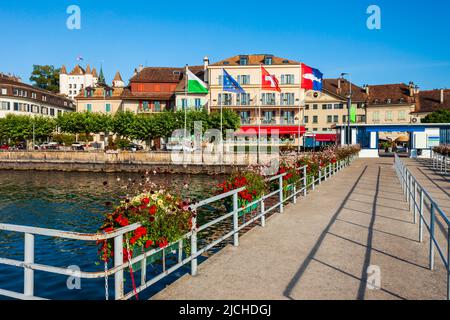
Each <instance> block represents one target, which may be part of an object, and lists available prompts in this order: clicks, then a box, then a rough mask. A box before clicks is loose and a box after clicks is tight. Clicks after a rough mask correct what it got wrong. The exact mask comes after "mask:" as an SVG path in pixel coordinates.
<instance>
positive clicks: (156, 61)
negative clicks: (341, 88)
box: [0, 0, 450, 89]
mask: <svg viewBox="0 0 450 320" xmlns="http://www.w3.org/2000/svg"><path fill="white" fill-rule="evenodd" d="M72 4H76V5H79V6H80V8H81V18H82V21H81V23H82V25H81V30H68V29H67V28H66V20H67V17H68V15H67V14H66V8H67V7H68V6H69V5H72ZM371 4H376V5H378V6H379V7H380V8H381V19H382V20H381V21H382V28H381V30H369V29H367V27H366V20H367V17H368V15H367V14H366V10H367V7H368V6H369V5H371ZM449 15H450V2H449V1H448V0H428V1H422V0H409V1H406V0H371V1H366V0H343V1H335V0H321V1H303V0H297V1H289V0H284V1H273V0H271V1H263V0H261V1H251V0H246V1H236V2H232V1H231V2H230V1H202V0H197V1H186V0H185V1H176V0H172V1H153V0H152V1H149V0H147V1H144V0H133V1H123V0H121V1H113V0H110V1H99V0H96V1H91V0H79V1H75V0H54V1H49V0H40V1H31V0H30V1H26V0H22V1H1V3H0V30H1V33H0V34H1V48H2V49H1V50H0V71H2V72H6V73H8V72H11V73H15V74H17V75H19V76H21V77H22V78H23V79H24V80H28V78H29V75H30V72H31V70H32V65H33V64H52V65H55V66H60V65H62V64H65V65H66V66H67V68H71V67H73V66H74V65H75V64H76V63H77V61H76V57H77V56H78V55H81V56H83V57H84V59H85V60H84V61H83V62H82V63H83V64H86V63H90V64H91V65H93V66H96V67H97V68H99V67H100V65H101V64H103V67H104V71H105V75H106V78H107V80H108V81H111V80H112V77H113V76H114V73H115V72H116V70H120V71H121V73H122V75H123V77H124V80H126V79H129V77H130V76H131V74H132V72H133V70H134V68H135V67H137V66H138V65H139V64H144V65H148V66H184V65H185V64H189V65H195V64H202V58H203V57H204V56H205V55H208V56H209V57H210V59H211V61H218V60H221V59H224V58H227V57H229V56H232V55H236V54H245V53H272V54H275V55H278V56H281V57H285V58H290V59H296V60H299V61H302V62H304V63H306V64H308V65H311V66H313V67H317V68H319V69H321V71H322V72H323V73H324V74H325V77H337V76H339V74H340V73H341V72H350V73H351V74H352V77H353V78H352V80H353V81H354V82H356V83H358V84H360V85H362V84H365V83H369V84H378V83H399V82H406V83H407V82H408V81H411V80H413V81H415V82H416V83H417V84H419V85H420V87H421V88H422V89H433V88H441V87H450V41H449V38H450V21H449V18H448V17H449ZM69 71H70V70H69Z"/></svg>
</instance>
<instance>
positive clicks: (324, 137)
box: [306, 133, 337, 142]
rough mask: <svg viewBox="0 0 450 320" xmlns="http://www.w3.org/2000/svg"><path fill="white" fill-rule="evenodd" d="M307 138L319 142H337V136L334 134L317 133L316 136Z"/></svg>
mask: <svg viewBox="0 0 450 320" xmlns="http://www.w3.org/2000/svg"><path fill="white" fill-rule="evenodd" d="M306 137H307V138H313V139H315V140H316V141H318V142H335V141H336V139H337V135H336V134H333V133H330V134H328V133H317V134H314V135H307V136H306Z"/></svg>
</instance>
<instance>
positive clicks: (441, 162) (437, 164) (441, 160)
mask: <svg viewBox="0 0 450 320" xmlns="http://www.w3.org/2000/svg"><path fill="white" fill-rule="evenodd" d="M431 159H432V160H433V162H432V163H433V169H435V170H439V172H440V173H441V174H448V164H449V157H448V156H446V155H444V154H441V153H438V152H435V151H434V150H431Z"/></svg>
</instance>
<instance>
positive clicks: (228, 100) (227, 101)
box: [219, 93, 233, 106]
mask: <svg viewBox="0 0 450 320" xmlns="http://www.w3.org/2000/svg"><path fill="white" fill-rule="evenodd" d="M232 103H233V97H232V96H231V93H219V105H222V106H231V104H232Z"/></svg>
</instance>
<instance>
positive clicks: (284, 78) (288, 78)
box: [281, 74, 294, 84]
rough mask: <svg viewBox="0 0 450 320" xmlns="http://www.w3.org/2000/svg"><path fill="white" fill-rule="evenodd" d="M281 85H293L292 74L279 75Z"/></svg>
mask: <svg viewBox="0 0 450 320" xmlns="http://www.w3.org/2000/svg"><path fill="white" fill-rule="evenodd" d="M281 84H294V75H293V74H282V75H281Z"/></svg>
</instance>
